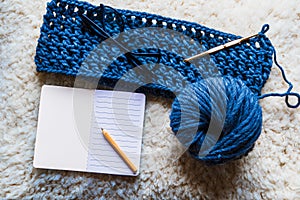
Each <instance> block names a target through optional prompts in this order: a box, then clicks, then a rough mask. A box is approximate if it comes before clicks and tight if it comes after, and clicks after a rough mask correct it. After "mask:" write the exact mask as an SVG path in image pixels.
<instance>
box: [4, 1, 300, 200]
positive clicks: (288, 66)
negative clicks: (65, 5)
mask: <svg viewBox="0 0 300 200" xmlns="http://www.w3.org/2000/svg"><path fill="white" fill-rule="evenodd" d="M90 2H91V3H94V4H99V3H104V4H108V5H111V6H113V7H117V8H124V9H131V10H139V11H146V12H151V13H156V14H160V15H164V16H168V17H173V18H179V19H184V20H189V21H194V22H197V23H200V24H203V25H206V26H208V27H212V28H216V29H218V30H222V31H225V32H229V33H234V34H237V35H243V36H246V35H249V34H251V33H256V32H258V31H260V29H261V26H262V25H263V24H264V23H269V24H270V30H269V32H268V33H267V36H268V37H269V38H270V39H271V41H272V42H273V45H274V46H275V48H276V49H277V52H278V60H279V61H280V63H281V64H282V65H283V66H284V67H285V70H286V73H287V76H288V78H289V79H290V80H291V81H292V82H293V83H294V86H295V92H300V87H299V86H300V34H299V30H300V7H299V3H300V2H299V1H287V0H286V1H280V0H276V1H274V0H267V1H258V0H255V1H250V0H249V1H241V0H229V1H204V0H196V1H195V0H179V1H174V0H164V1H161V0H157V1H154V0H144V1H130V0H125V1H112V0H109V1H104V0H103V1H102V2H100V1H91V0H90ZM45 9H46V1H45V0H43V1H28V0H26V1H21V0H19V1H18V0H11V1H5V0H4V1H3V0H2V1H1V3H0V22H1V25H0V45H1V46H0V48H1V51H0V60H1V61H0V62H1V63H0V66H1V68H0V109H1V112H0V155H1V157H0V161H1V162H0V171H1V172H0V173H1V175H0V198H1V199H6V198H8V199H29V198H30V199H31V198H36V199H40V198H45V199H54V198H55V199H94V198H99V199H143V198H145V199H191V198H195V199H300V182H299V180H300V162H299V159H300V152H299V151H300V150H299V149H300V148H299V147H300V146H299V145H300V134H299V133H300V127H299V124H300V112H299V111H300V109H299V108H298V109H289V108H287V106H286V105H285V103H284V98H266V99H263V100H261V101H260V104H261V106H262V108H263V131H262V135H261V137H260V138H259V139H258V141H257V143H256V146H255V148H254V150H253V151H252V152H251V153H250V154H249V155H248V156H247V157H244V158H242V159H241V160H237V161H233V162H230V163H227V164H225V165H220V166H205V165H204V164H202V163H200V162H197V161H195V160H193V159H192V158H190V157H189V156H188V155H187V154H183V155H182V156H181V157H180V158H179V159H168V158H169V157H170V156H171V155H170V154H171V152H172V151H171V150H170V149H172V145H173V144H172V142H171V141H170V134H171V130H170V127H169V118H168V116H169V113H170V105H171V103H172V102H171V100H167V99H163V98H157V97H153V96H148V98H147V105H146V115H145V127H144V139H143V147H142V161H141V167H142V170H141V173H140V175H139V176H138V177H122V176H112V175H105V174H92V173H83V172H71V171H56V170H41V169H34V168H33V166H32V163H33V154H34V143H35V137H36V130H37V129H36V127H37V119H38V109H39V98H40V91H41V86H42V85H44V84H53V85H64V86H72V85H73V83H74V78H71V77H66V76H62V75H57V74H42V73H41V74H39V73H37V72H36V71H35V67H36V66H35V64H34V62H33V59H34V55H35V47H36V45H37V39H38V37H39V34H40V26H41V24H42V17H43V14H44V13H45ZM286 88H287V85H286V84H284V82H283V81H282V78H281V75H280V72H279V70H278V69H277V68H275V67H273V69H272V73H271V76H270V79H269V80H268V82H267V84H266V85H265V87H264V88H263V93H267V92H271V91H284V90H285V89H286ZM66 148H67V147H66ZM173 148H174V147H173ZM171 157H172V156H171ZM172 158H174V156H173V157H172Z"/></svg>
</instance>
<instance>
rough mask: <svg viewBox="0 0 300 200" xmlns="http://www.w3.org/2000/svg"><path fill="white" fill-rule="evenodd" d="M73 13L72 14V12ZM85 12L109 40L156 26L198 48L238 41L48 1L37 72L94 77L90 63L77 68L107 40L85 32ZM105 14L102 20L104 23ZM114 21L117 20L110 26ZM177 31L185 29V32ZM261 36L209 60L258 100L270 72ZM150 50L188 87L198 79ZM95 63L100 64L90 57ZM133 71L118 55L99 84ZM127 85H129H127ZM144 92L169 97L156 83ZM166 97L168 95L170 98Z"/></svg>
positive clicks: (64, 0) (65, 0)
mask: <svg viewBox="0 0 300 200" xmlns="http://www.w3.org/2000/svg"><path fill="white" fill-rule="evenodd" d="M76 9H77V12H75V10H76ZM85 11H86V15H87V16H88V17H89V18H90V19H92V20H93V21H94V22H95V24H97V25H98V26H100V27H101V28H102V29H103V30H104V31H105V32H107V33H108V35H109V36H114V35H116V34H119V33H120V32H122V31H125V32H126V31H127V30H131V29H138V28H144V27H159V28H163V29H172V30H175V31H178V32H180V33H182V34H184V35H186V36H189V37H191V38H192V39H193V40H195V41H197V42H199V43H201V44H202V45H203V47H204V48H205V49H210V48H213V47H216V46H219V45H222V44H225V43H227V42H228V41H229V40H235V39H237V38H241V36H236V35H233V34H229V33H224V32H221V31H217V30H214V29H211V28H207V27H205V26H202V25H199V24H197V23H193V22H188V21H183V20H177V19H171V18H167V17H162V16H159V15H155V14H150V13H145V12H137V11H130V10H121V9H112V8H110V7H107V6H104V5H100V6H94V5H92V4H89V3H87V2H81V1H76V0H52V1H50V2H49V3H48V4H47V13H46V14H45V16H44V23H43V25H42V27H41V35H40V38H39V40H38V45H37V48H36V56H35V63H36V65H37V71H38V72H52V73H61V74H66V75H72V76H76V75H78V70H79V68H80V67H81V70H80V72H81V75H84V76H87V77H93V78H99V71H100V70H99V69H98V67H99V66H98V67H97V66H96V64H95V67H91V66H94V65H90V66H87V67H86V68H84V67H83V66H82V63H83V62H84V60H85V59H86V58H87V56H88V55H89V54H90V52H91V51H92V50H94V49H95V47H97V45H99V44H100V43H101V42H102V41H104V40H105V39H106V38H107V37H103V36H105V35H103V32H102V37H100V36H99V35H97V34H95V33H94V31H91V30H90V29H89V28H86V26H85V23H84V21H83V19H82V18H81V16H82V14H83V13H85ZM95 15H96V16H95ZM104 15H105V16H107V17H106V18H105V19H104V17H103V16H104ZM113 19H116V20H115V21H113ZM153 20H155V21H156V23H155V24H154V23H152V21H153ZM173 25H175V26H173ZM182 27H185V30H184V29H183V28H182ZM266 31H267V29H266V27H265V29H264V31H261V34H260V36H259V37H256V38H253V39H251V40H249V42H248V44H246V43H243V44H241V45H236V46H235V47H232V48H229V49H226V50H224V51H220V52H217V53H215V54H213V55H211V59H212V60H213V62H214V63H215V65H216V66H217V68H218V70H219V71H220V73H221V74H222V75H230V76H232V77H236V78H239V79H241V80H242V81H243V82H244V83H245V84H246V85H247V86H248V87H249V88H250V90H251V91H253V92H254V93H255V94H257V95H260V92H261V88H262V87H263V86H264V84H265V82H266V81H267V79H268V77H269V74H270V71H271V67H272V53H273V51H272V45H271V43H270V41H269V39H268V38H267V37H266V36H265V35H264V33H265V32H266ZM144 34H148V33H144ZM142 37H143V35H142V33H141V38H142ZM126 39H127V38H125V40H126ZM172 39H173V38H171V37H170V39H169V40H171V41H172ZM153 40H157V41H159V42H160V43H161V44H162V45H163V44H165V41H164V40H165V38H161V37H156V36H155V35H154V36H153ZM131 42H132V44H128V45H132V46H138V43H139V40H137V41H131ZM143 42H144V43H148V44H149V46H151V45H152V41H143ZM256 43H259V44H260V48H257V47H256ZM145 45H146V44H145ZM248 45H249V46H248ZM151 48H152V50H151V52H152V53H154V54H155V53H159V54H160V55H161V56H160V61H159V62H160V63H162V64H164V65H166V66H172V67H173V68H174V69H175V70H177V71H179V72H180V73H182V75H183V76H184V77H187V79H188V81H190V82H191V83H193V82H197V81H199V80H201V78H200V77H199V74H198V73H197V69H195V68H196V67H197V66H193V65H191V64H188V63H185V62H182V60H183V58H180V57H178V56H177V57H174V55H173V54H171V53H170V52H161V51H159V50H157V48H160V47H159V46H158V47H155V46H154V47H152V46H151ZM155 48H156V49H155ZM172 48H173V50H174V52H176V51H177V50H178V49H179V48H180V47H179V46H178V47H176V46H174V47H172ZM191 50H193V51H194V54H193V55H195V54H197V53H199V52H198V51H197V49H191ZM136 53H149V49H143V50H141V51H140V52H136ZM105 54H107V52H105V51H104V50H103V51H102V52H101V51H99V55H105ZM129 56H130V55H129ZM183 56H184V52H183ZM96 58H98V59H100V58H99V57H97V56H95V59H96ZM185 58H186V57H185ZM138 59H139V60H140V61H141V63H149V59H151V58H146V57H141V56H140V57H139V58H138ZM133 66H135V65H134V64H132V59H128V55H127V56H125V55H123V56H122V55H120V57H119V58H118V59H117V60H115V61H114V62H113V63H111V65H110V66H109V68H108V70H106V72H105V74H101V75H103V80H105V81H103V82H101V84H108V85H110V86H113V85H114V84H115V82H116V80H118V79H119V78H120V77H121V76H122V74H123V73H125V72H126V71H128V70H130V69H131V68H132V67H133ZM187 74H189V76H187ZM127 81H128V82H130V81H132V80H127ZM144 91H146V92H151V93H154V94H156V95H158V94H162V95H164V96H167V97H170V95H169V94H170V91H169V90H168V89H166V88H161V87H160V86H158V85H155V84H151V85H147V86H145V87H144ZM165 94H168V95H165ZM171 97H173V96H172V95H171Z"/></svg>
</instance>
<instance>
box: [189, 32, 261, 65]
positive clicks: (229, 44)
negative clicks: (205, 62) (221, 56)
mask: <svg viewBox="0 0 300 200" xmlns="http://www.w3.org/2000/svg"><path fill="white" fill-rule="evenodd" d="M256 36H258V33H256V34H253V35H250V36H248V37H243V38H240V39H237V40H233V41H230V42H227V43H225V44H222V45H220V46H217V47H214V48H212V49H209V50H207V51H205V52H202V53H200V54H197V55H195V56H192V57H190V58H186V59H184V61H185V62H189V61H191V60H194V59H196V58H200V57H203V56H206V55H209V54H212V53H215V52H217V51H220V50H222V49H226V48H229V47H232V46H234V45H237V44H240V43H241V42H243V41H246V40H249V39H250V38H253V37H256Z"/></svg>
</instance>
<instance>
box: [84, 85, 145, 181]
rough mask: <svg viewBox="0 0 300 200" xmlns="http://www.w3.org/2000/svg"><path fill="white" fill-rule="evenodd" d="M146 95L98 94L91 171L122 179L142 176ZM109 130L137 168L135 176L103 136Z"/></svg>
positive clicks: (89, 154) (95, 98)
mask: <svg viewBox="0 0 300 200" xmlns="http://www.w3.org/2000/svg"><path fill="white" fill-rule="evenodd" d="M144 110H145V95H144V94H139V93H129V92H118V91H105V90H96V91H95V95H94V114H93V117H92V125H91V132H90V141H89V153H88V161H87V171H90V172H101V173H108V174H119V175H129V176H135V175H138V172H139V165H140V157H141V143H142V129H143V121H144ZM101 128H104V129H106V130H107V131H108V132H109V134H110V135H111V137H112V138H113V139H114V140H115V141H116V143H117V144H118V145H119V146H120V148H121V149H122V150H123V151H124V152H125V154H126V155H127V156H128V157H129V159H130V160H131V161H132V162H133V163H134V165H135V166H136V167H137V169H138V172H137V173H136V174H133V172H132V171H131V170H130V168H129V167H128V166H127V165H126V163H125V162H124V161H123V160H122V158H121V157H120V156H119V155H118V154H117V153H116V152H115V150H114V149H113V148H112V147H111V146H110V144H109V143H108V142H107V141H106V139H105V138H104V136H103V135H102V132H101Z"/></svg>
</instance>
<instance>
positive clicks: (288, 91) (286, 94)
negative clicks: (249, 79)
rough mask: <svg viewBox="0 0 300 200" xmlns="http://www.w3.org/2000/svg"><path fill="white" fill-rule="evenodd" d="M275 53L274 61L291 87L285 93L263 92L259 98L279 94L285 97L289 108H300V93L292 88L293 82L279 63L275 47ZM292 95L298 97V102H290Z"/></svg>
mask: <svg viewBox="0 0 300 200" xmlns="http://www.w3.org/2000/svg"><path fill="white" fill-rule="evenodd" d="M273 55H274V63H275V65H276V66H277V67H278V69H279V70H280V72H281V74H282V78H283V80H284V81H285V82H286V83H287V84H288V85H289V88H288V89H287V91H286V92H284V93H276V92H275V93H268V94H263V95H261V96H259V97H258V98H259V99H263V98H265V97H272V96H273V97H275V96H278V97H285V103H286V105H287V106H288V107H289V108H298V107H299V106H300V95H299V93H296V92H292V89H293V87H294V86H293V84H292V83H291V82H290V81H289V80H288V79H287V77H286V75H285V71H284V69H283V67H282V66H281V65H280V64H279V63H278V61H277V55H276V50H275V48H274V47H273ZM290 96H294V97H297V103H296V104H294V105H293V104H291V103H290V102H289V97H290Z"/></svg>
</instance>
